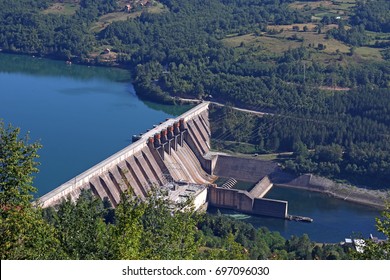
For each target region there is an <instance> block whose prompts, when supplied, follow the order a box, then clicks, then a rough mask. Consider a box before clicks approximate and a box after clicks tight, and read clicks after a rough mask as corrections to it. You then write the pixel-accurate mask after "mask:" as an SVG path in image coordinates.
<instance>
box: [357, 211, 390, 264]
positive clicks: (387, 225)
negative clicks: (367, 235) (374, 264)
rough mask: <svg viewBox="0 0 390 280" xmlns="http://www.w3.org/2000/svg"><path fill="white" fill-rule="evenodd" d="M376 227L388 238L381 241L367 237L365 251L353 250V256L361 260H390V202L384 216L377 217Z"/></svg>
mask: <svg viewBox="0 0 390 280" xmlns="http://www.w3.org/2000/svg"><path fill="white" fill-rule="evenodd" d="M376 227H377V229H378V231H379V232H382V233H383V234H384V235H385V236H386V237H387V239H386V240H384V241H381V242H376V241H375V240H372V239H366V240H365V246H364V247H363V252H356V251H354V252H352V253H351V255H352V258H354V259H360V260H390V241H389V238H390V204H388V205H387V207H386V209H385V211H383V212H382V217H381V218H377V219H376Z"/></svg>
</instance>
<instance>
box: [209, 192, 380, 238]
mask: <svg viewBox="0 0 390 280" xmlns="http://www.w3.org/2000/svg"><path fill="white" fill-rule="evenodd" d="M265 197H266V198H271V199H279V200H286V201H288V212H289V214H292V215H299V216H305V217H310V218H312V219H314V221H313V222H312V223H304V222H296V221H287V220H283V219H274V218H269V217H261V216H251V215H245V214H241V213H237V212H235V211H231V210H225V209H219V211H220V212H221V213H222V214H225V215H228V216H231V217H233V218H235V219H238V220H242V221H245V222H248V223H251V224H253V225H254V226H255V227H256V228H259V227H263V226H264V227H267V228H269V229H270V230H271V231H278V232H280V234H281V235H282V236H283V237H285V238H290V237H291V236H292V235H296V236H301V235H302V234H303V233H307V234H308V235H309V237H310V239H311V240H313V241H317V242H328V243H337V242H340V241H344V238H349V237H363V238H368V237H369V235H370V233H372V234H373V235H374V236H378V237H380V238H384V235H382V234H381V233H379V232H377V230H376V227H375V218H376V217H379V216H380V211H378V210H377V209H374V208H371V207H367V206H364V205H359V204H356V203H352V202H348V201H344V200H341V199H335V198H331V197H329V196H328V195H326V194H322V193H317V192H310V191H306V190H298V189H292V188H284V187H273V188H272V189H271V190H270V191H269V193H267V194H266V196H265ZM216 211H217V209H215V208H214V209H211V210H210V212H211V213H215V212H216Z"/></svg>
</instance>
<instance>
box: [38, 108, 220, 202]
mask: <svg viewBox="0 0 390 280" xmlns="http://www.w3.org/2000/svg"><path fill="white" fill-rule="evenodd" d="M208 108H209V104H208V103H207V102H205V103H202V104H200V105H198V106H196V107H194V108H193V109H191V110H189V111H187V112H186V113H184V114H183V115H181V116H179V117H177V118H174V119H168V120H167V121H165V122H164V123H162V124H160V125H158V126H156V127H155V128H153V129H152V130H150V131H148V132H146V133H145V134H143V135H142V136H141V137H140V138H139V139H138V140H137V141H136V142H134V143H133V144H131V145H129V146H127V147H126V148H124V149H123V150H121V151H119V152H118V153H116V154H114V155H112V156H111V157H109V158H107V159H106V160H104V161H102V162H100V163H99V164H97V165H95V166H94V167H92V168H90V169H88V170H87V171H85V172H84V173H82V174H80V175H78V176H76V177H75V178H73V179H71V180H69V181H68V182H66V183H64V184H62V185H61V186H59V187H58V188H56V189H54V190H53V191H51V192H49V193H47V194H46V195H44V196H42V197H41V198H40V199H39V203H40V205H41V206H42V207H48V206H53V205H55V204H57V203H60V202H61V201H62V200H63V199H68V198H70V199H72V200H75V199H77V197H78V196H79V194H80V192H81V190H83V189H90V190H92V192H93V193H94V194H95V195H96V196H98V197H100V198H101V199H103V198H108V199H109V201H110V202H111V203H112V205H113V206H114V207H115V206H116V205H117V204H118V203H119V201H120V196H121V193H122V192H124V191H126V190H127V189H128V188H132V190H133V191H134V193H135V194H136V195H137V196H139V197H141V198H144V197H145V196H146V195H147V193H148V191H149V190H150V188H151V186H162V185H165V184H167V183H168V182H172V181H176V182H181V183H183V182H187V183H193V184H208V183H210V182H212V181H213V180H214V179H215V178H214V177H213V176H211V175H210V174H212V170H211V168H212V166H213V163H212V161H213V160H214V159H205V158H204V157H203V155H204V154H205V153H207V152H208V151H209V149H210V136H211V132H210V124H209V118H208V114H209V113H208Z"/></svg>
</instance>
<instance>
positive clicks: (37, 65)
mask: <svg viewBox="0 0 390 280" xmlns="http://www.w3.org/2000/svg"><path fill="white" fill-rule="evenodd" d="M129 78H130V73H129V72H127V71H125V70H121V69H114V68H102V67H87V66H79V65H72V66H67V65H66V64H65V63H64V62H61V61H51V60H44V59H38V58H32V57H28V56H16V55H8V54H0V119H3V120H4V122H5V123H6V124H7V123H12V125H13V126H17V127H20V128H21V130H22V132H21V134H22V135H25V134H26V133H27V132H28V131H30V136H31V139H32V140H34V141H35V140H39V141H40V142H41V144H42V145H43V148H42V149H41V150H40V151H39V154H40V156H41V157H40V159H39V161H40V162H41V166H40V172H39V173H38V174H37V175H36V179H35V183H34V185H35V186H36V187H37V188H38V195H39V196H40V195H43V194H45V193H47V192H49V191H50V190H52V189H54V188H55V187H57V186H58V185H60V184H62V183H64V182H65V181H67V180H69V179H71V178H72V177H74V176H75V175H77V174H79V173H81V172H83V171H85V170H86V169H88V168H89V167H92V166H93V165H94V164H96V163H98V162H100V161H101V160H103V159H105V158H106V157H108V156H110V155H112V154H113V153H115V152H117V151H119V150H120V149H122V148H124V147H125V146H127V145H129V144H130V143H131V136H132V135H133V134H138V133H141V132H145V131H146V129H148V128H151V127H152V126H153V124H158V123H160V122H161V121H164V120H165V119H166V118H169V117H172V116H173V115H179V114H181V113H182V112H184V111H185V110H186V109H188V107H187V108H186V107H174V106H160V105H156V104H145V103H144V102H142V101H140V100H139V99H138V97H137V96H136V94H135V92H134V89H133V87H132V85H131V83H130V81H129Z"/></svg>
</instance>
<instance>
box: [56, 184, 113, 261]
mask: <svg viewBox="0 0 390 280" xmlns="http://www.w3.org/2000/svg"><path fill="white" fill-rule="evenodd" d="M51 213H52V215H53V216H52V217H50V220H51V221H52V223H53V225H54V226H55V228H56V229H57V236H58V240H59V241H60V242H61V246H62V248H63V250H64V251H65V253H66V258H70V259H74V260H79V259H81V260H94V259H95V260H104V259H112V257H113V252H112V246H111V245H110V243H111V235H110V232H111V231H110V227H111V226H110V224H106V223H105V214H106V213H107V210H106V209H105V208H104V207H103V203H102V201H101V200H100V199H99V198H96V197H94V196H93V195H92V193H91V192H90V191H82V192H81V194H80V196H79V198H78V200H77V201H76V203H73V202H72V201H71V200H70V199H68V200H66V201H64V202H62V203H61V204H60V205H59V206H58V209H57V211H52V212H51Z"/></svg>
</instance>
